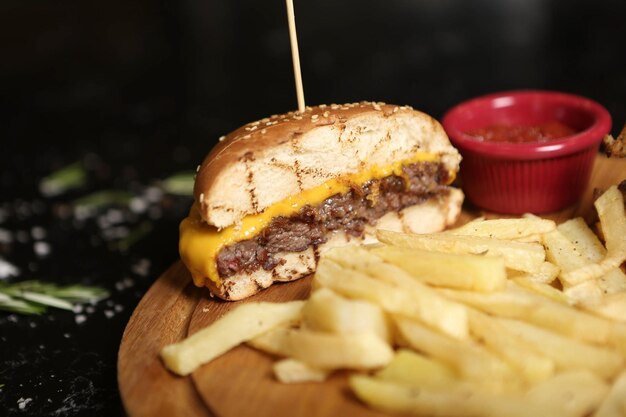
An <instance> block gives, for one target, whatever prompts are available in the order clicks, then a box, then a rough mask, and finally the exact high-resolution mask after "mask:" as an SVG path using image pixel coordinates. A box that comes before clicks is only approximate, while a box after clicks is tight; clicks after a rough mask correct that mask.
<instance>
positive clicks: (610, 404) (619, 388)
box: [593, 371, 626, 417]
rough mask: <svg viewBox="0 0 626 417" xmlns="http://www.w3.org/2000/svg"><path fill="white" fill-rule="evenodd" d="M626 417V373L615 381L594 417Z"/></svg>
mask: <svg viewBox="0 0 626 417" xmlns="http://www.w3.org/2000/svg"><path fill="white" fill-rule="evenodd" d="M616 416H626V371H623V372H622V373H621V374H620V375H619V376H618V377H617V379H616V380H615V382H614V383H613V385H612V386H611V389H610V391H609V395H607V396H606V397H605V398H604V401H602V404H600V407H599V408H598V410H597V411H596V412H595V413H594V414H593V417H616Z"/></svg>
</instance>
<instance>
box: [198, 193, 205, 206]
mask: <svg viewBox="0 0 626 417" xmlns="http://www.w3.org/2000/svg"><path fill="white" fill-rule="evenodd" d="M199 200H200V204H202V203H204V193H200V198H199Z"/></svg>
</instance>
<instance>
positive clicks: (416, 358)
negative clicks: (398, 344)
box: [375, 349, 458, 387]
mask: <svg viewBox="0 0 626 417" xmlns="http://www.w3.org/2000/svg"><path fill="white" fill-rule="evenodd" d="M375 375H376V377H377V378H380V379H384V380H388V381H393V382H399V383H403V384H408V385H414V386H432V387H445V386H447V385H450V384H453V383H457V382H458V375H457V374H456V372H455V371H454V369H452V368H451V367H449V366H448V365H446V364H445V363H443V362H441V361H438V360H436V359H433V358H430V357H427V356H424V355H422V354H420V353H417V352H415V351H412V350H409V349H399V350H398V351H397V352H396V354H395V356H394V357H393V360H392V361H391V362H390V363H389V364H388V365H387V366H385V367H384V368H383V369H381V370H380V371H378V372H376V374H375Z"/></svg>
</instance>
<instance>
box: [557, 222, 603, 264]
mask: <svg viewBox="0 0 626 417" xmlns="http://www.w3.org/2000/svg"><path fill="white" fill-rule="evenodd" d="M557 229H558V231H559V232H560V233H561V234H562V235H563V236H565V237H566V238H567V239H568V240H569V241H570V242H572V244H573V245H574V247H575V248H576V250H577V251H578V252H579V253H581V254H583V256H584V257H586V258H587V259H588V260H590V261H591V262H600V261H601V260H602V258H604V256H605V255H606V249H605V248H604V246H603V245H602V242H600V239H598V236H596V234H595V233H593V230H591V229H590V228H589V226H587V223H585V221H584V220H583V218H582V217H576V218H574V219H570V220H567V221H565V222H563V223H561V224H559V225H558V226H557Z"/></svg>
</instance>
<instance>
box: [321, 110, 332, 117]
mask: <svg viewBox="0 0 626 417" xmlns="http://www.w3.org/2000/svg"><path fill="white" fill-rule="evenodd" d="M322 116H324V117H328V116H330V112H329V111H328V110H327V111H325V112H324V114H323V115H322Z"/></svg>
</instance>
